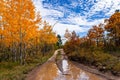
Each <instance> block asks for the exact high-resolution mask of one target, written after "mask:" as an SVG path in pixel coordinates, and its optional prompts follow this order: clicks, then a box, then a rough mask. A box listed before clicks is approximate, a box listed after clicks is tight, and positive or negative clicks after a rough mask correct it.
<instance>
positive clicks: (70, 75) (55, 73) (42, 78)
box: [29, 59, 102, 80]
mask: <svg viewBox="0 0 120 80" xmlns="http://www.w3.org/2000/svg"><path fill="white" fill-rule="evenodd" d="M61 67H62V68H63V69H62V70H63V71H61V70H59V68H58V67H57V65H56V64H55V62H48V63H46V64H44V65H43V66H42V67H41V68H40V70H39V71H37V72H36V74H35V75H36V76H34V78H32V79H29V80H33V79H34V80H102V79H100V78H99V77H97V76H95V75H94V74H91V73H89V72H86V71H83V70H81V69H80V68H78V67H76V66H75V65H73V64H72V62H70V61H67V60H65V59H64V60H62V65H61Z"/></svg>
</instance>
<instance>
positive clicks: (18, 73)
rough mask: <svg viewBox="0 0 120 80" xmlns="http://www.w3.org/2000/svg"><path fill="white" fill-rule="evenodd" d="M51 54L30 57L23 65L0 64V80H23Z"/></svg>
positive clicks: (15, 63) (14, 63)
mask: <svg viewBox="0 0 120 80" xmlns="http://www.w3.org/2000/svg"><path fill="white" fill-rule="evenodd" d="M52 53H53V52H51V53H49V54H48V53H47V54H45V55H44V56H42V55H41V54H39V55H36V56H34V57H30V58H29V59H28V60H27V61H26V62H27V63H26V64H25V65H20V64H19V63H18V62H11V61H9V62H5V61H4V62H0V80H25V77H26V75H27V74H28V73H29V72H30V71H32V70H33V69H34V68H35V67H37V66H39V65H41V64H43V63H45V62H46V61H47V60H48V59H49V58H50V57H51V56H52Z"/></svg>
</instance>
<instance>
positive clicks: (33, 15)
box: [0, 0, 58, 80]
mask: <svg viewBox="0 0 120 80" xmlns="http://www.w3.org/2000/svg"><path fill="white" fill-rule="evenodd" d="M57 40H58V39H57V37H56V34H55V32H53V30H52V26H51V25H49V23H48V22H46V21H43V20H42V18H41V16H40V12H35V6H34V4H33V2H32V0H7V1H6V0H0V80H1V79H2V80H9V79H10V80H13V78H16V79H17V80H18V78H20V77H21V75H20V74H22V73H27V72H28V71H29V70H31V69H32V68H33V67H34V66H35V65H38V63H39V64H42V63H43V62H45V61H46V60H47V59H48V58H49V57H50V56H51V54H52V53H53V51H54V50H55V45H56V42H57ZM48 53H49V54H48ZM20 67H21V68H20ZM18 75H19V76H20V77H18ZM7 76H8V77H7ZM10 77H11V78H10ZM20 80H21V79H20Z"/></svg>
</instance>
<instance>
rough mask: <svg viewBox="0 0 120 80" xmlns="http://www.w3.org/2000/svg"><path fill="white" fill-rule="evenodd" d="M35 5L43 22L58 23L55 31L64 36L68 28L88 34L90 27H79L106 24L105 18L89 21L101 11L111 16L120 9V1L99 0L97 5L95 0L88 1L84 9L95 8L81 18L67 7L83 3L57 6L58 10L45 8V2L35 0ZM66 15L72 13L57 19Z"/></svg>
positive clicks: (50, 7) (50, 6)
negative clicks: (91, 5) (90, 5)
mask: <svg viewBox="0 0 120 80" xmlns="http://www.w3.org/2000/svg"><path fill="white" fill-rule="evenodd" d="M33 1H34V4H35V6H36V10H37V11H40V14H41V16H42V18H43V20H46V21H47V22H49V23H50V24H51V25H54V24H55V23H56V22H57V23H56V25H55V26H54V28H53V29H54V31H56V33H57V34H60V35H64V32H65V30H66V29H67V28H68V29H69V30H70V31H73V30H75V31H77V32H87V30H88V29H89V28H90V27H79V26H80V25H87V26H88V25H89V26H92V25H97V24H99V23H101V22H102V23H103V22H104V18H102V19H95V20H92V21H91V22H90V21H88V19H87V18H88V17H91V16H93V15H95V14H96V13H97V12H99V11H103V12H105V15H107V16H110V15H111V14H113V13H114V11H115V10H116V9H120V0H98V1H97V3H94V1H93V0H88V2H87V3H86V5H85V6H86V8H85V7H83V8H84V9H86V10H88V6H87V5H88V4H94V5H93V7H92V8H91V9H90V10H89V11H88V12H85V15H84V16H81V15H80V14H76V13H75V12H71V11H70V10H69V9H67V8H66V7H70V8H75V7H76V6H78V5H80V6H82V5H83V1H81V0H80V1H79V2H75V1H72V4H71V5H67V4H66V5H64V6H59V5H58V6H57V8H55V7H54V8H53V6H52V5H51V4H45V5H44V6H43V4H42V1H44V0H33ZM46 6H49V8H48V9H47V8H44V7H46ZM66 13H70V15H69V16H67V17H66V18H65V19H62V20H60V21H58V19H56V18H57V17H63V16H64V15H65V14H66ZM62 22H68V23H69V24H64V23H62Z"/></svg>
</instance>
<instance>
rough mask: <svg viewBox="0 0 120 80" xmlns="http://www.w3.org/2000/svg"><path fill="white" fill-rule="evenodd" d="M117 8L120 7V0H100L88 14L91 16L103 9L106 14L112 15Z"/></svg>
mask: <svg viewBox="0 0 120 80" xmlns="http://www.w3.org/2000/svg"><path fill="white" fill-rule="evenodd" d="M116 9H120V0H98V2H97V3H95V4H94V6H93V7H92V8H91V9H90V10H89V12H88V13H86V15H87V16H89V17H90V16H92V15H94V14H95V13H96V12H97V11H103V12H105V15H108V16H110V15H112V14H113V13H114V12H115V10H116Z"/></svg>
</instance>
